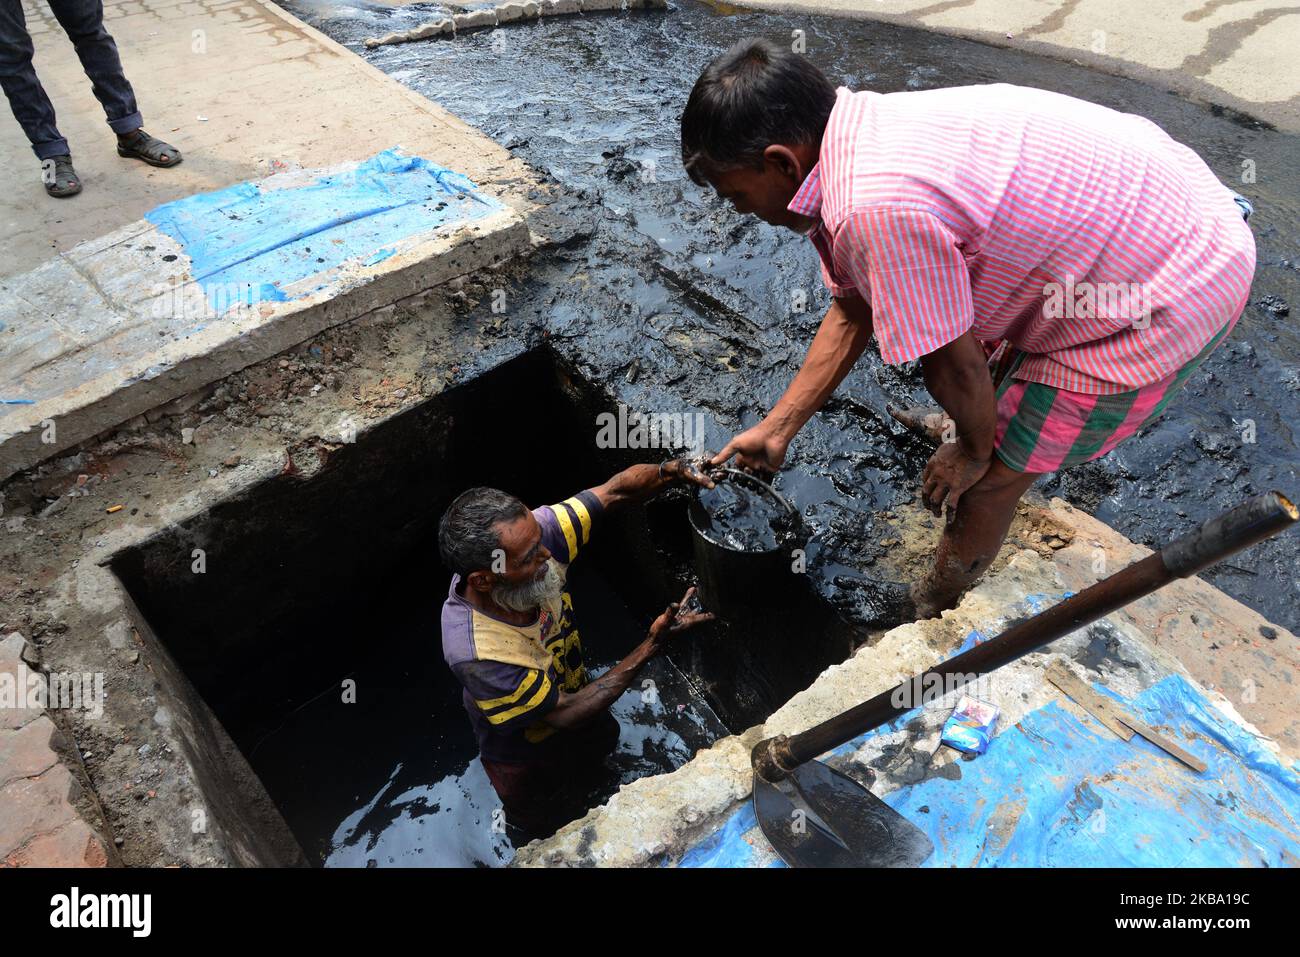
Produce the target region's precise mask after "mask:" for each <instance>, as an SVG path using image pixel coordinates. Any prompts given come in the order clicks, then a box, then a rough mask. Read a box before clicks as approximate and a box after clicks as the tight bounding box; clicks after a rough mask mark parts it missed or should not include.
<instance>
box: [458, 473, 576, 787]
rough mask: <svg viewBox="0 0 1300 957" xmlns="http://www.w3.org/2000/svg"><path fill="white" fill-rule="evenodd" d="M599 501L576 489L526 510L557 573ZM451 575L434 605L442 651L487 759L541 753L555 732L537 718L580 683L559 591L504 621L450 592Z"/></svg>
mask: <svg viewBox="0 0 1300 957" xmlns="http://www.w3.org/2000/svg"><path fill="white" fill-rule="evenodd" d="M600 512H601V505H600V499H598V498H597V497H596V495H595V493H594V492H592V491H590V490H587V491H585V492H579V493H578V494H577V495H575V496H573V497H572V498H568V499H565V500H564V501H563V502H560V503H559V504H558V505H544V506H542V507H541V508H535V509H533V517H534V518H536V519H537V523H538V524H539V525H541V527H542V544H543V545H544V546H545V547H546V550H547V551H548V552H550V553H551V555H552V559H551V560H552V561H554V562H556V563H557V564H558V565H559V567H560V571H561V573H564V572H566V571H567V570H568V567H569V564H570V563H571V562H572V561H573V560H574V559H575V558H577V557H578V552H579V551H580V550H581V549H582V547H583V546H585V545H586V544H587V542H588V541H589V540H590V538H591V528H592V525H593V523H594V522H595V520H596V518H597V517H598V516H599V515H600ZM459 586H460V576H459V575H453V576H452V579H451V587H450V589H449V590H448V592H447V600H446V602H444V603H443V606H442V655H443V657H444V658H445V659H446V661H447V664H448V665H450V666H451V670H452V672H453V673H455V675H456V677H457V678H458V679H459V680H460V683H461V685H462V687H463V688H464V689H465V690H464V693H463V694H462V696H461V697H462V700H463V701H464V704H465V710H466V711H467V712H468V713H469V720H470V723H471V724H472V725H473V726H474V734H475V736H476V737H477V738H478V746H479V753H480V754H481V755H482V757H484V758H485V759H487V760H489V761H503V762H512V763H520V762H527V761H536V760H540V759H543V758H545V757H546V756H547V754H548V753H549V751H550V749H551V747H552V746H553V745H554V744H555V739H556V738H560V739H562V738H563V734H562V733H561V732H557V731H556V729H555V728H552V727H551V726H550V725H548V724H546V723H545V722H544V721H543V720H542V719H543V718H544V717H545V716H546V714H547V713H548V712H549V711H550V710H551V709H552V708H554V707H555V704H556V702H557V701H558V700H559V697H560V692H561V691H566V692H574V691H578V690H579V689H580V688H582V687H583V686H584V685H585V684H586V683H587V669H586V668H585V667H584V666H583V663H582V644H581V642H580V641H579V638H578V629H577V626H576V624H575V622H574V617H573V600H572V599H571V598H570V597H569V593H568V592H567V591H565V592H563V593H562V594H561V595H560V597H559V598H556V599H554V600H553V601H551V602H548V603H547V604H545V605H543V606H542V608H541V609H539V611H538V614H537V620H536V621H535V622H533V623H532V624H531V625H522V626H521V625H512V624H510V623H509V622H504V621H501V620H499V619H497V618H493V617H492V616H490V615H485V614H484V613H483V612H481V611H479V610H478V609H477V608H475V607H474V606H472V605H471V604H469V603H468V602H467V601H465V599H463V598H461V596H460V595H459V594H457V589H458V588H459Z"/></svg>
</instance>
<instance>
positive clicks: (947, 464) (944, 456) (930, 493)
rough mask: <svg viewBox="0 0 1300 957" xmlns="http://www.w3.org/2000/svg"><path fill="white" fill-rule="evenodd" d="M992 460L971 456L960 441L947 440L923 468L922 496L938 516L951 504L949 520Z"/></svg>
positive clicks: (923, 500) (926, 505)
mask: <svg viewBox="0 0 1300 957" xmlns="http://www.w3.org/2000/svg"><path fill="white" fill-rule="evenodd" d="M990 461H991V460H985V461H983V462H981V461H979V460H977V459H972V458H970V457H969V456H968V455H966V453H965V452H963V451H962V450H961V445H960V444H959V443H957V442H944V443H943V444H942V445H940V446H939V448H938V449H937V450H935V453H934V455H932V456H930V461H929V462H927V463H926V464H925V469H924V470H923V471H922V472H921V481H922V483H924V484H923V486H922V488H921V500H922V502H923V504H924V505H925V507H926V508H928V509H929V510H930V511H931V512H932V513H933V514H934V515H935V516H941V515H943V508H944V505H945V504H947V506H948V521H950V522H951V521H952V519H953V516H954V515H956V513H957V503H958V502H960V501H961V497H962V495H964V494H965V492H966V490H967V489H969V488H970V487H971V486H972V485H974V484H975V483H976V482H978V481H979V480H980V479H982V478H983V477H984V473H985V472H987V471H988V470H989V464H990Z"/></svg>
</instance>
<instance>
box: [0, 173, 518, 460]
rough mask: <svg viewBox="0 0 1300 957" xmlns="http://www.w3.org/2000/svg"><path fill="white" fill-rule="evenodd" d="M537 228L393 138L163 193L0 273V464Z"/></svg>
mask: <svg viewBox="0 0 1300 957" xmlns="http://www.w3.org/2000/svg"><path fill="white" fill-rule="evenodd" d="M528 244H529V233H528V228H527V226H526V225H525V224H524V221H523V219H522V218H521V217H520V215H519V214H518V213H517V212H515V211H514V210H512V209H510V208H509V207H507V206H505V205H504V204H502V203H501V202H499V201H497V200H496V199H494V198H493V197H491V196H490V195H487V194H485V193H482V192H480V191H479V190H478V189H477V188H476V187H475V186H474V184H473V183H471V182H470V181H469V180H467V179H466V178H465V177H463V176H460V175H458V174H456V173H454V172H452V171H450V170H446V169H443V168H441V167H439V166H436V165H435V164H430V163H428V162H427V161H425V160H421V159H419V158H413V157H405V156H401V155H400V154H397V153H395V152H392V151H385V152H384V153H380V154H379V155H377V156H376V157H374V158H372V159H371V160H367V161H365V162H363V163H352V164H346V165H344V166H340V167H334V168H331V169H329V170H319V171H314V172H307V171H295V172H288V173H281V174H277V175H275V176H271V177H268V178H266V179H264V180H260V181H258V182H256V183H244V184H239V185H238V186H235V187H231V188H228V189H226V190H221V191H217V192H215V193H210V194H202V195H199V196H194V197H189V198H187V199H184V200H180V201H177V202H175V203H171V204H168V205H166V206H163V207H159V208H157V209H155V210H153V211H151V212H150V213H148V214H147V216H146V219H145V220H144V221H142V222H140V223H132V224H129V225H127V226H124V227H122V228H121V229H120V230H118V231H117V232H116V233H114V234H111V235H110V236H108V237H104V238H101V239H97V240H94V241H91V242H88V243H85V244H82V245H79V246H77V247H75V248H74V249H73V250H72V251H70V252H69V253H67V254H65V255H64V256H62V257H61V258H60V259H58V260H56V261H54V262H52V263H49V264H46V265H44V266H40V267H38V268H36V269H34V270H31V271H30V272H27V273H24V274H22V275H19V276H15V277H9V278H7V279H0V292H3V294H4V295H3V302H2V303H0V383H2V385H0V399H3V400H5V402H6V403H8V404H0V479H3V478H7V477H8V476H10V475H12V474H13V473H14V472H16V471H19V470H21V469H24V468H28V467H30V466H31V465H34V464H36V463H37V462H39V461H42V460H44V459H45V458H48V457H50V456H51V455H54V454H56V453H58V452H59V451H62V450H64V449H67V448H69V447H71V446H73V445H76V444H77V443H79V442H82V441H85V440H86V439H88V438H91V437H92V436H94V435H96V434H98V433H99V432H102V431H103V430H105V429H107V428H110V427H112V426H116V425H119V424H121V423H122V422H124V421H126V420H127V419H130V418H131V417H133V416H135V415H139V414H140V413H142V412H145V411H147V410H148V409H152V408H154V407H155V406H157V405H160V404H161V403H163V402H167V401H169V400H171V399H174V398H176V397H178V396H181V395H184V394H186V393H188V392H192V391H194V390H195V389H198V388H200V387H202V386H204V385H207V384H208V383H211V382H214V381H216V380H217V379H219V378H221V377H223V376H226V375H228V374H230V373H231V372H234V371H236V370H238V369H242V368H244V367H246V366H248V365H251V364H253V363H255V362H258V361H260V360H262V359H265V358H267V357H268V356H272V355H275V354H276V353H278V352H280V351H282V350H284V349H286V348H288V347H289V346H292V345H296V344H297V343H300V342H302V341H303V340H305V339H307V338H309V337H311V336H313V335H315V334H316V333H318V332H320V331H321V330H323V329H326V328H328V327H330V326H334V325H338V324H339V323H342V322H347V321H349V320H351V319H354V318H356V317H358V316H361V315H363V314H365V313H367V312H370V311H372V310H374V309H377V308H380V307H382V306H386V305H388V304H390V303H392V302H394V301H396V300H398V299H401V298H404V297H406V296H410V295H413V294H415V293H417V292H420V291H421V290H424V289H428V288H430V287H432V286H435V285H438V284H439V283H441V282H445V281H447V280H449V279H452V278H454V277H456V276H461V275H464V274H466V273H468V272H471V271H473V270H475V269H479V268H482V267H484V266H488V265H491V264H493V263H497V262H501V261H504V260H505V259H508V258H510V257H512V256H514V255H516V254H517V253H519V252H520V251H522V250H524V249H526V248H527V247H528Z"/></svg>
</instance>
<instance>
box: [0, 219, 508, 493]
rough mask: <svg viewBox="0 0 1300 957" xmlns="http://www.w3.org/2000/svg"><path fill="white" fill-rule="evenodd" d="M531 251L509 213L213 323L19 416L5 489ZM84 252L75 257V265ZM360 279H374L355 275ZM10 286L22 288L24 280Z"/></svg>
mask: <svg viewBox="0 0 1300 957" xmlns="http://www.w3.org/2000/svg"><path fill="white" fill-rule="evenodd" d="M141 235H142V232H141V230H140V229H139V224H137V223H132V224H128V225H127V226H125V227H123V228H122V229H121V230H118V231H115V232H114V233H113V234H111V236H112V237H116V238H115V239H110V238H109V237H105V238H101V239H99V240H95V241H94V243H95V248H97V249H102V248H107V247H108V246H111V245H113V242H125V241H126V240H127V239H132V240H137V239H139V238H140V236H141ZM164 239H165V237H162V234H161V233H160V234H159V239H158V242H159V244H160V245H166V243H164ZM531 242H532V240H531V234H530V232H529V229H528V226H527V223H526V222H525V221H524V219H523V218H522V217H521V216H520V215H519V213H518V212H517V211H515V210H513V209H510V208H507V209H505V210H503V211H501V212H498V213H493V214H491V215H489V216H485V217H483V218H481V219H478V220H472V221H468V222H466V223H464V224H462V225H460V226H459V227H458V228H456V229H455V230H454V231H452V232H450V233H440V234H438V235H435V236H434V237H432V238H430V239H428V240H426V241H423V242H420V243H418V244H416V245H414V246H412V247H410V248H408V249H405V250H402V251H401V252H399V253H398V254H396V255H394V256H392V257H390V258H389V259H386V260H383V261H382V262H380V263H377V264H375V265H373V266H367V267H358V268H357V269H354V270H352V272H353V273H354V274H353V275H351V276H349V275H347V274H345V275H344V276H343V277H341V278H340V279H338V280H335V281H332V282H331V283H330V285H329V286H328V287H327V288H326V289H324V290H321V291H318V292H315V293H311V294H309V295H306V296H302V297H299V298H297V299H293V300H290V301H289V302H288V303H285V304H283V305H282V306H278V307H275V308H272V309H270V310H269V312H267V313H264V311H263V310H262V309H260V308H255V309H252V310H248V313H249V314H248V315H247V316H245V317H243V318H242V319H240V320H237V321H235V322H224V321H223V322H221V323H214V324H212V325H211V326H209V327H208V328H206V329H204V330H202V331H199V332H197V333H195V334H193V335H188V336H185V337H184V338H181V339H178V340H175V341H173V342H169V343H166V344H165V345H164V346H163V347H162V348H160V349H158V350H156V351H153V352H150V353H147V354H145V355H141V356H136V357H134V358H132V359H130V360H128V361H127V362H126V363H124V364H123V365H121V366H114V367H112V368H110V369H109V370H108V371H107V372H105V373H104V374H102V375H100V376H97V377H95V378H92V379H90V380H89V381H86V382H84V383H82V384H81V385H79V386H77V387H76V388H74V389H71V390H69V391H67V392H65V393H63V394H62V395H59V396H57V397H56V398H53V399H48V400H45V401H42V402H38V403H37V404H35V405H32V406H24V407H19V409H18V410H17V411H15V412H12V413H10V414H9V415H8V416H6V417H5V418H4V419H2V420H0V425H2V426H3V428H4V432H3V433H0V481H3V480H5V479H7V478H9V477H10V476H12V475H14V474H16V473H18V472H20V471H22V470H24V469H27V468H31V467H32V466H34V465H37V464H39V463H40V462H43V461H45V460H47V459H49V458H52V457H54V456H55V455H57V454H59V453H60V452H64V451H66V450H68V449H70V448H72V447H74V446H76V445H78V444H80V443H82V442H85V441H87V440H89V439H92V438H94V437H95V436H97V435H99V434H100V433H102V432H104V431H106V430H108V429H111V428H114V427H116V426H118V425H121V424H122V423H123V422H126V421H127V420H129V419H131V418H132V417H134V416H136V415H140V414H141V413H144V412H147V411H148V410H150V409H153V408H156V407H157V406H159V405H161V404H163V403H165V402H168V401H170V400H173V399H176V398H179V397H180V396H183V395H186V394H188V393H191V392H193V391H194V390H195V389H197V388H200V387H202V386H205V385H208V384H210V383H213V382H216V381H218V380H220V379H222V378H224V377H225V376H228V375H230V374H231V373H234V372H237V371H239V370H240V369H243V368H246V367H247V366H250V365H252V364H254V363H256V362H260V361H261V360H263V359H266V358H269V357H270V356H273V355H277V354H279V353H280V352H282V351H284V350H285V349H288V348H290V347H292V346H295V345H298V344H299V343H302V342H304V341H306V340H307V339H309V338H311V337H312V336H314V335H316V334H317V333H320V332H322V331H324V330H325V329H328V328H330V327H332V326H336V325H340V324H342V323H345V322H348V321H350V320H353V319H356V318H358V317H360V316H363V315H365V314H367V313H369V312H373V311H374V310H376V309H380V308H383V307H385V306H388V305H390V304H392V303H393V302H396V301H398V300H400V299H404V298H407V297H409V296H412V295H415V294H417V293H419V292H422V291H424V290H427V289H430V288H433V287H434V286H437V285H440V284H441V283H444V282H447V281H449V280H451V279H454V278H456V277H458V276H464V275H467V274H469V273H471V272H474V271H475V270H478V269H480V268H483V267H485V266H488V265H490V264H493V263H498V262H501V261H503V260H505V259H507V258H511V257H514V256H518V255H520V254H522V253H524V252H526V251H527V250H529V248H530V247H531ZM79 248H80V247H79ZM77 252H78V250H73V251H72V252H71V253H69V254H68V257H73V256H74V254H76V253H77ZM65 258H67V257H65ZM79 272H80V270H79ZM357 272H364V273H366V275H355V273H357ZM9 284H11V285H14V284H16V285H21V277H17V278H16V279H14V280H10V281H9ZM109 304H110V305H111V303H109ZM47 421H53V422H56V423H57V426H58V427H57V429H56V430H55V432H54V434H55V436H56V441H54V442H48V443H47V442H45V441H44V439H45V437H46V434H45V430H44V429H43V428H42V423H44V422H47Z"/></svg>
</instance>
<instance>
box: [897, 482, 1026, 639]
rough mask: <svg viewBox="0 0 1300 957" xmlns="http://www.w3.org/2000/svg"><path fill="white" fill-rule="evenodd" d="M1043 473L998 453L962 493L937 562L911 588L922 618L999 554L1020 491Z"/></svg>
mask: <svg viewBox="0 0 1300 957" xmlns="http://www.w3.org/2000/svg"><path fill="white" fill-rule="evenodd" d="M1039 477H1040V474H1039V473H1035V472H1017V471H1015V470H1013V469H1011V468H1008V467H1007V466H1006V465H1005V464H1003V462H1002V461H1001V460H1000V459H997V458H995V459H994V460H993V465H992V466H991V467H990V468H989V470H988V472H986V473H985V474H984V477H983V478H982V479H980V480H979V481H978V482H976V483H975V484H974V485H973V486H971V488H970V489H968V490H967V491H966V493H965V494H964V495H963V496H962V497H961V500H960V502H959V503H958V505H957V511H956V514H954V515H952V516H951V520H950V521H949V522H948V524H947V525H946V526H945V527H944V531H943V537H942V538H940V539H939V547H938V548H937V549H936V551H935V556H934V567H933V568H932V569H931V570H930V573H929V574H928V575H926V577H925V578H924V579H923V580H922V581H921V582H920V583H918V584H917V585H914V586H913V588H912V600H913V602H914V603H915V605H916V614H917V618H933V617H935V616H936V615H938V614H939V613H940V612H942V611H944V610H945V609H948V608H952V607H953V606H955V605H956V604H957V599H958V598H960V597H961V593H962V592H963V591H965V590H966V589H967V588H968V587H969V586H970V585H971V584H973V583H974V582H975V581H976V579H978V578H979V577H980V576H981V575H983V574H984V572H985V571H986V570H987V569H988V567H989V565H991V564H992V563H993V559H994V558H996V557H997V554H998V550H999V549H1000V548H1001V547H1002V542H1003V541H1004V540H1005V539H1006V537H1007V529H1009V528H1010V527H1011V519H1012V517H1013V516H1014V515H1015V513H1016V503H1017V502H1019V501H1020V497H1021V496H1022V495H1024V493H1025V492H1026V491H1027V490H1028V489H1029V486H1031V485H1033V484H1034V482H1035V481H1037V479H1038V478H1039Z"/></svg>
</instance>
